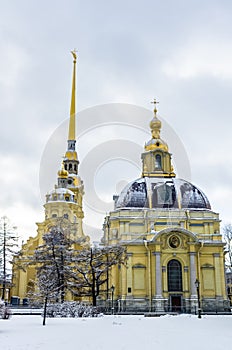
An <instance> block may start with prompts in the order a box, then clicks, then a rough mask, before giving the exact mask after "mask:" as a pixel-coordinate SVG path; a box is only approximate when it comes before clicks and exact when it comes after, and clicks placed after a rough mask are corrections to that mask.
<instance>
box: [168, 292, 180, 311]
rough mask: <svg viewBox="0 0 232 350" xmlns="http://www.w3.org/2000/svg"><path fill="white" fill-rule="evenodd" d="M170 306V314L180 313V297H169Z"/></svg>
mask: <svg viewBox="0 0 232 350" xmlns="http://www.w3.org/2000/svg"><path fill="white" fill-rule="evenodd" d="M170 306H171V311H172V312H181V309H182V308H181V295H170Z"/></svg>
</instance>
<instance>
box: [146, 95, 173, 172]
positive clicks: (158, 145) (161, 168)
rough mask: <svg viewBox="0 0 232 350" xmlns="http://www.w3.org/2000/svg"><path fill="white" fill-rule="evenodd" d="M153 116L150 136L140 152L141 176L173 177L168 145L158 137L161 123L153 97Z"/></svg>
mask: <svg viewBox="0 0 232 350" xmlns="http://www.w3.org/2000/svg"><path fill="white" fill-rule="evenodd" d="M152 103H154V105H155V108H154V116H153V118H152V120H151V122H150V128H151V135H152V138H151V139H150V140H149V141H148V142H147V143H145V146H144V149H145V152H144V153H142V161H143V172H142V176H143V177H175V173H174V172H173V166H172V164H171V153H169V151H168V145H167V143H166V142H165V141H163V140H162V139H161V137H160V132H161V127H162V123H161V121H160V120H159V119H158V117H157V108H156V105H157V103H158V102H157V101H156V100H155V99H154V102H152Z"/></svg>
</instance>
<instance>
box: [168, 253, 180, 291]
mask: <svg viewBox="0 0 232 350" xmlns="http://www.w3.org/2000/svg"><path fill="white" fill-rule="evenodd" d="M168 291H169V292H181V291H182V269H181V263H180V262H179V261H178V260H175V259H173V260H170V261H169V263H168Z"/></svg>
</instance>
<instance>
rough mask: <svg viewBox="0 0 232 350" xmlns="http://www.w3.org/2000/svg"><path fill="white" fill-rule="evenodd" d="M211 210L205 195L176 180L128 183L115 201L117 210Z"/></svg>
mask: <svg viewBox="0 0 232 350" xmlns="http://www.w3.org/2000/svg"><path fill="white" fill-rule="evenodd" d="M125 207H127V208H151V207H152V208H154V209H155V208H176V209H211V206H210V203H209V200H208V198H207V197H206V195H205V194H204V193H203V192H202V191H201V190H200V189H199V188H198V187H196V186H195V185H193V184H192V183H190V182H188V181H186V180H182V179H176V178H156V177H153V178H151V177H143V178H139V179H137V180H135V181H133V182H131V183H129V184H128V185H127V186H126V187H125V188H124V189H123V190H122V192H121V194H120V195H119V197H118V199H117V201H116V209H119V208H125Z"/></svg>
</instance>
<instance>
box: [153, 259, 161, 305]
mask: <svg viewBox="0 0 232 350" xmlns="http://www.w3.org/2000/svg"><path fill="white" fill-rule="evenodd" d="M153 254H154V255H155V286H156V293H155V294H156V298H157V297H159V298H160V297H162V276H161V265H160V252H155V253H153Z"/></svg>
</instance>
